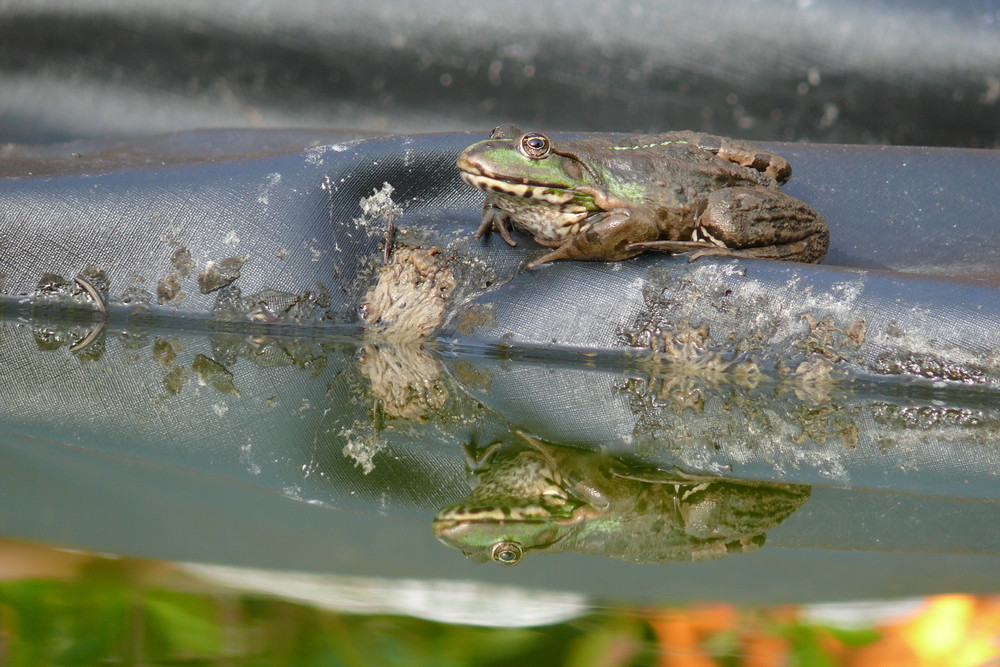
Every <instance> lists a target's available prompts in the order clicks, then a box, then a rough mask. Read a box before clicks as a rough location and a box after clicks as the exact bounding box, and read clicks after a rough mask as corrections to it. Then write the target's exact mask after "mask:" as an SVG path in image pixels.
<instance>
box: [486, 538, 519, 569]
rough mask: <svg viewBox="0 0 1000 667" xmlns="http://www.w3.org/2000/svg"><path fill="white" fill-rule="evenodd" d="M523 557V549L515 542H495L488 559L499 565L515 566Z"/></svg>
mask: <svg viewBox="0 0 1000 667" xmlns="http://www.w3.org/2000/svg"><path fill="white" fill-rule="evenodd" d="M523 555H524V549H522V548H521V545H520V544H518V543H517V542H497V543H496V544H494V545H493V551H491V552H490V557H491V558H492V559H493V561H494V562H496V563H500V564H501V565H517V564H518V562H520V560H521V556H523Z"/></svg>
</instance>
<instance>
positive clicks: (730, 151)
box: [679, 132, 792, 184]
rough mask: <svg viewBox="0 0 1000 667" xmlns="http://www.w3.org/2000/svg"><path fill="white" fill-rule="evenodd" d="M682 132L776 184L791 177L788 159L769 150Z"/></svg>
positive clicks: (699, 145)
mask: <svg viewBox="0 0 1000 667" xmlns="http://www.w3.org/2000/svg"><path fill="white" fill-rule="evenodd" d="M679 134H680V133H679ZM684 134H689V135H690V138H689V139H688V141H690V142H691V143H693V144H695V145H696V146H698V148H703V149H705V150H707V151H711V152H713V153H715V154H716V155H718V156H719V157H720V158H722V159H723V160H725V161H727V162H732V163H733V164H738V165H740V166H742V167H749V168H751V169H754V170H755V171H759V172H760V173H762V174H765V175H767V176H769V177H771V178H773V179H774V181H775V182H776V183H778V184H781V183H784V182H786V181H787V180H788V179H789V178H791V177H792V165H790V164H789V163H788V160H786V159H785V158H783V157H781V156H780V155H776V154H775V153H772V152H771V151H767V150H764V149H763V148H760V147H758V146H754V145H753V144H748V143H745V142H743V141H739V140H738V139H730V138H729V137H720V136H716V135H714V134H702V133H700V132H687V133H684Z"/></svg>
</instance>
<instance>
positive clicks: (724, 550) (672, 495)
mask: <svg viewBox="0 0 1000 667" xmlns="http://www.w3.org/2000/svg"><path fill="white" fill-rule="evenodd" d="M521 435H522V436H523V437H524V438H525V440H526V441H527V442H528V444H529V445H530V446H529V448H527V449H523V450H521V451H517V452H513V453H511V452H501V451H500V445H499V443H495V444H494V445H491V446H490V447H489V448H487V449H486V450H485V452H483V453H482V454H481V455H480V456H479V457H475V456H471V452H470V458H472V460H473V461H475V463H476V464H477V468H476V470H475V475H476V478H477V479H476V481H477V484H476V485H475V487H474V488H473V490H472V492H471V493H470V494H469V495H468V496H467V497H466V498H465V499H464V500H462V501H460V502H457V503H455V504H453V505H449V506H448V507H445V508H444V509H442V510H441V511H439V512H438V514H437V516H436V517H435V519H434V522H433V528H434V534H435V535H436V536H437V537H438V539H439V540H441V542H443V543H444V544H446V545H448V546H450V547H454V548H456V549H459V550H460V551H462V552H463V553H464V554H465V555H466V556H468V557H469V558H471V559H472V560H476V561H480V562H488V561H491V560H492V561H494V562H496V563H501V564H505V565H513V564H516V563H518V562H520V560H521V559H522V558H523V557H524V555H525V554H527V553H528V552H531V551H545V552H549V553H560V552H567V551H576V552H580V553H588V554H600V555H604V556H610V557H612V558H618V559H621V560H627V561H632V562H637V563H662V562H667V561H685V560H696V561H697V560H711V559H715V558H721V557H723V556H726V555H729V554H734V553H746V552H750V551H755V550H756V549H758V548H760V546H761V545H762V544H763V543H764V539H765V532H766V531H768V530H770V529H771V528H773V527H775V526H777V525H778V524H780V523H781V522H782V521H784V520H785V519H786V518H787V517H788V516H789V515H791V514H792V512H794V511H795V510H797V509H798V508H799V507H800V506H801V505H802V503H804V502H805V500H806V499H807V498H808V497H809V493H810V487H808V486H802V485H795V484H777V483H759V482H748V481H738V480H730V479H721V478H715V477H695V476H692V475H687V474H685V473H682V472H678V471H669V472H668V471H663V470H659V469H648V468H643V467H641V466H638V465H632V464H628V463H626V462H624V461H623V460H621V459H619V458H616V457H611V456H608V455H606V454H601V453H598V452H589V451H581V450H577V449H573V448H569V447H563V446H556V445H551V444H546V443H542V442H540V441H538V440H535V439H534V438H531V437H529V436H527V435H525V434H523V433H522V434H521Z"/></svg>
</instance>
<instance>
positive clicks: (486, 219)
mask: <svg viewBox="0 0 1000 667" xmlns="http://www.w3.org/2000/svg"><path fill="white" fill-rule="evenodd" d="M492 231H496V232H497V233H498V234H500V238H502V239H503V240H504V241H505V242H506V243H507V245H509V246H512V247H513V246H516V245H517V241H515V240H514V237H513V236H511V233H510V231H511V224H510V217H509V216H508V215H507V213H506V212H504V211H502V210H501V209H499V208H495V207H489V208H484V209H483V218H482V221H481V222H480V223H479V229H477V230H476V238H477V239H481V238H483V237H484V236H486V235H487V234H489V233H490V232H492Z"/></svg>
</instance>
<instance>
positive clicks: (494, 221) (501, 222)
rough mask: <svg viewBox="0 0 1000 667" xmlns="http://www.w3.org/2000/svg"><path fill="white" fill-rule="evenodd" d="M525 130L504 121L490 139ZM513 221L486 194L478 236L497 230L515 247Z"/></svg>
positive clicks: (517, 133) (514, 134)
mask: <svg viewBox="0 0 1000 667" xmlns="http://www.w3.org/2000/svg"><path fill="white" fill-rule="evenodd" d="M522 134H523V132H522V131H521V128H519V127H518V126H516V125H514V124H512V123H504V124H503V125H498V126H496V127H495V128H493V131H492V132H490V139H517V138H518V137H519V136H521V135H522ZM511 228H512V223H511V219H510V214H509V213H507V211H504V210H503V209H501V208H500V207H499V206H497V205H496V204H494V203H493V197H491V196H489V195H486V199H485V200H484V201H483V216H482V219H481V220H480V223H479V229H477V230H476V238H477V239H481V238H483V237H484V236H485V235H487V234H489V233H490V232H491V231H496V232H497V233H499V234H500V236H501V238H503V240H504V241H506V242H507V245H509V246H511V247H514V246H516V245H517V241H515V240H514V237H513V236H511V233H510V232H511Z"/></svg>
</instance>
